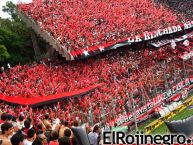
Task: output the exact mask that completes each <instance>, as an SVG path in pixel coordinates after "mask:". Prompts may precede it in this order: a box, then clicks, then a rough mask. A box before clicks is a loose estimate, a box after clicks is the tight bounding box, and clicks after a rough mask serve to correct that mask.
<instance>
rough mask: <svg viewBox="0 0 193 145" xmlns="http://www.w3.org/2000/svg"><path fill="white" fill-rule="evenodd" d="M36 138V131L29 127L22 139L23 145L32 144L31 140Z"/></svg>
mask: <svg viewBox="0 0 193 145" xmlns="http://www.w3.org/2000/svg"><path fill="white" fill-rule="evenodd" d="M35 139H36V132H35V130H34V129H29V130H28V131H27V138H26V139H25V140H24V145H32V143H33V141H34V140H35Z"/></svg>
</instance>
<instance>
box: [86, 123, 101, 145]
mask: <svg viewBox="0 0 193 145" xmlns="http://www.w3.org/2000/svg"><path fill="white" fill-rule="evenodd" d="M99 133H100V130H99V126H98V125H95V126H94V129H93V131H92V132H90V133H89V134H88V138H89V141H90V144H91V145H98V144H99Z"/></svg>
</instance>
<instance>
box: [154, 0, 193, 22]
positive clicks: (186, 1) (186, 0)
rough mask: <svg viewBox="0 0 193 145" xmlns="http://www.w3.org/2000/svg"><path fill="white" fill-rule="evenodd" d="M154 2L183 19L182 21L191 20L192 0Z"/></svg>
mask: <svg viewBox="0 0 193 145" xmlns="http://www.w3.org/2000/svg"><path fill="white" fill-rule="evenodd" d="M156 2H158V3H162V4H165V6H166V7H169V8H170V9H172V10H174V12H175V13H176V14H177V15H179V16H182V17H183V18H184V21H187V20H192V18H193V16H192V13H193V5H192V3H193V1H192V0H183V1H181V0H156Z"/></svg>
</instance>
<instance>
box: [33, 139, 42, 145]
mask: <svg viewBox="0 0 193 145" xmlns="http://www.w3.org/2000/svg"><path fill="white" fill-rule="evenodd" d="M32 145H44V144H43V142H42V140H41V139H40V138H38V137H37V138H36V139H35V140H34V141H33V143H32Z"/></svg>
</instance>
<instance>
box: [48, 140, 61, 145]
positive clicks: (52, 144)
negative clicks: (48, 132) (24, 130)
mask: <svg viewBox="0 0 193 145" xmlns="http://www.w3.org/2000/svg"><path fill="white" fill-rule="evenodd" d="M49 145H59V143H58V142H57V141H51V142H50V143H49Z"/></svg>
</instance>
